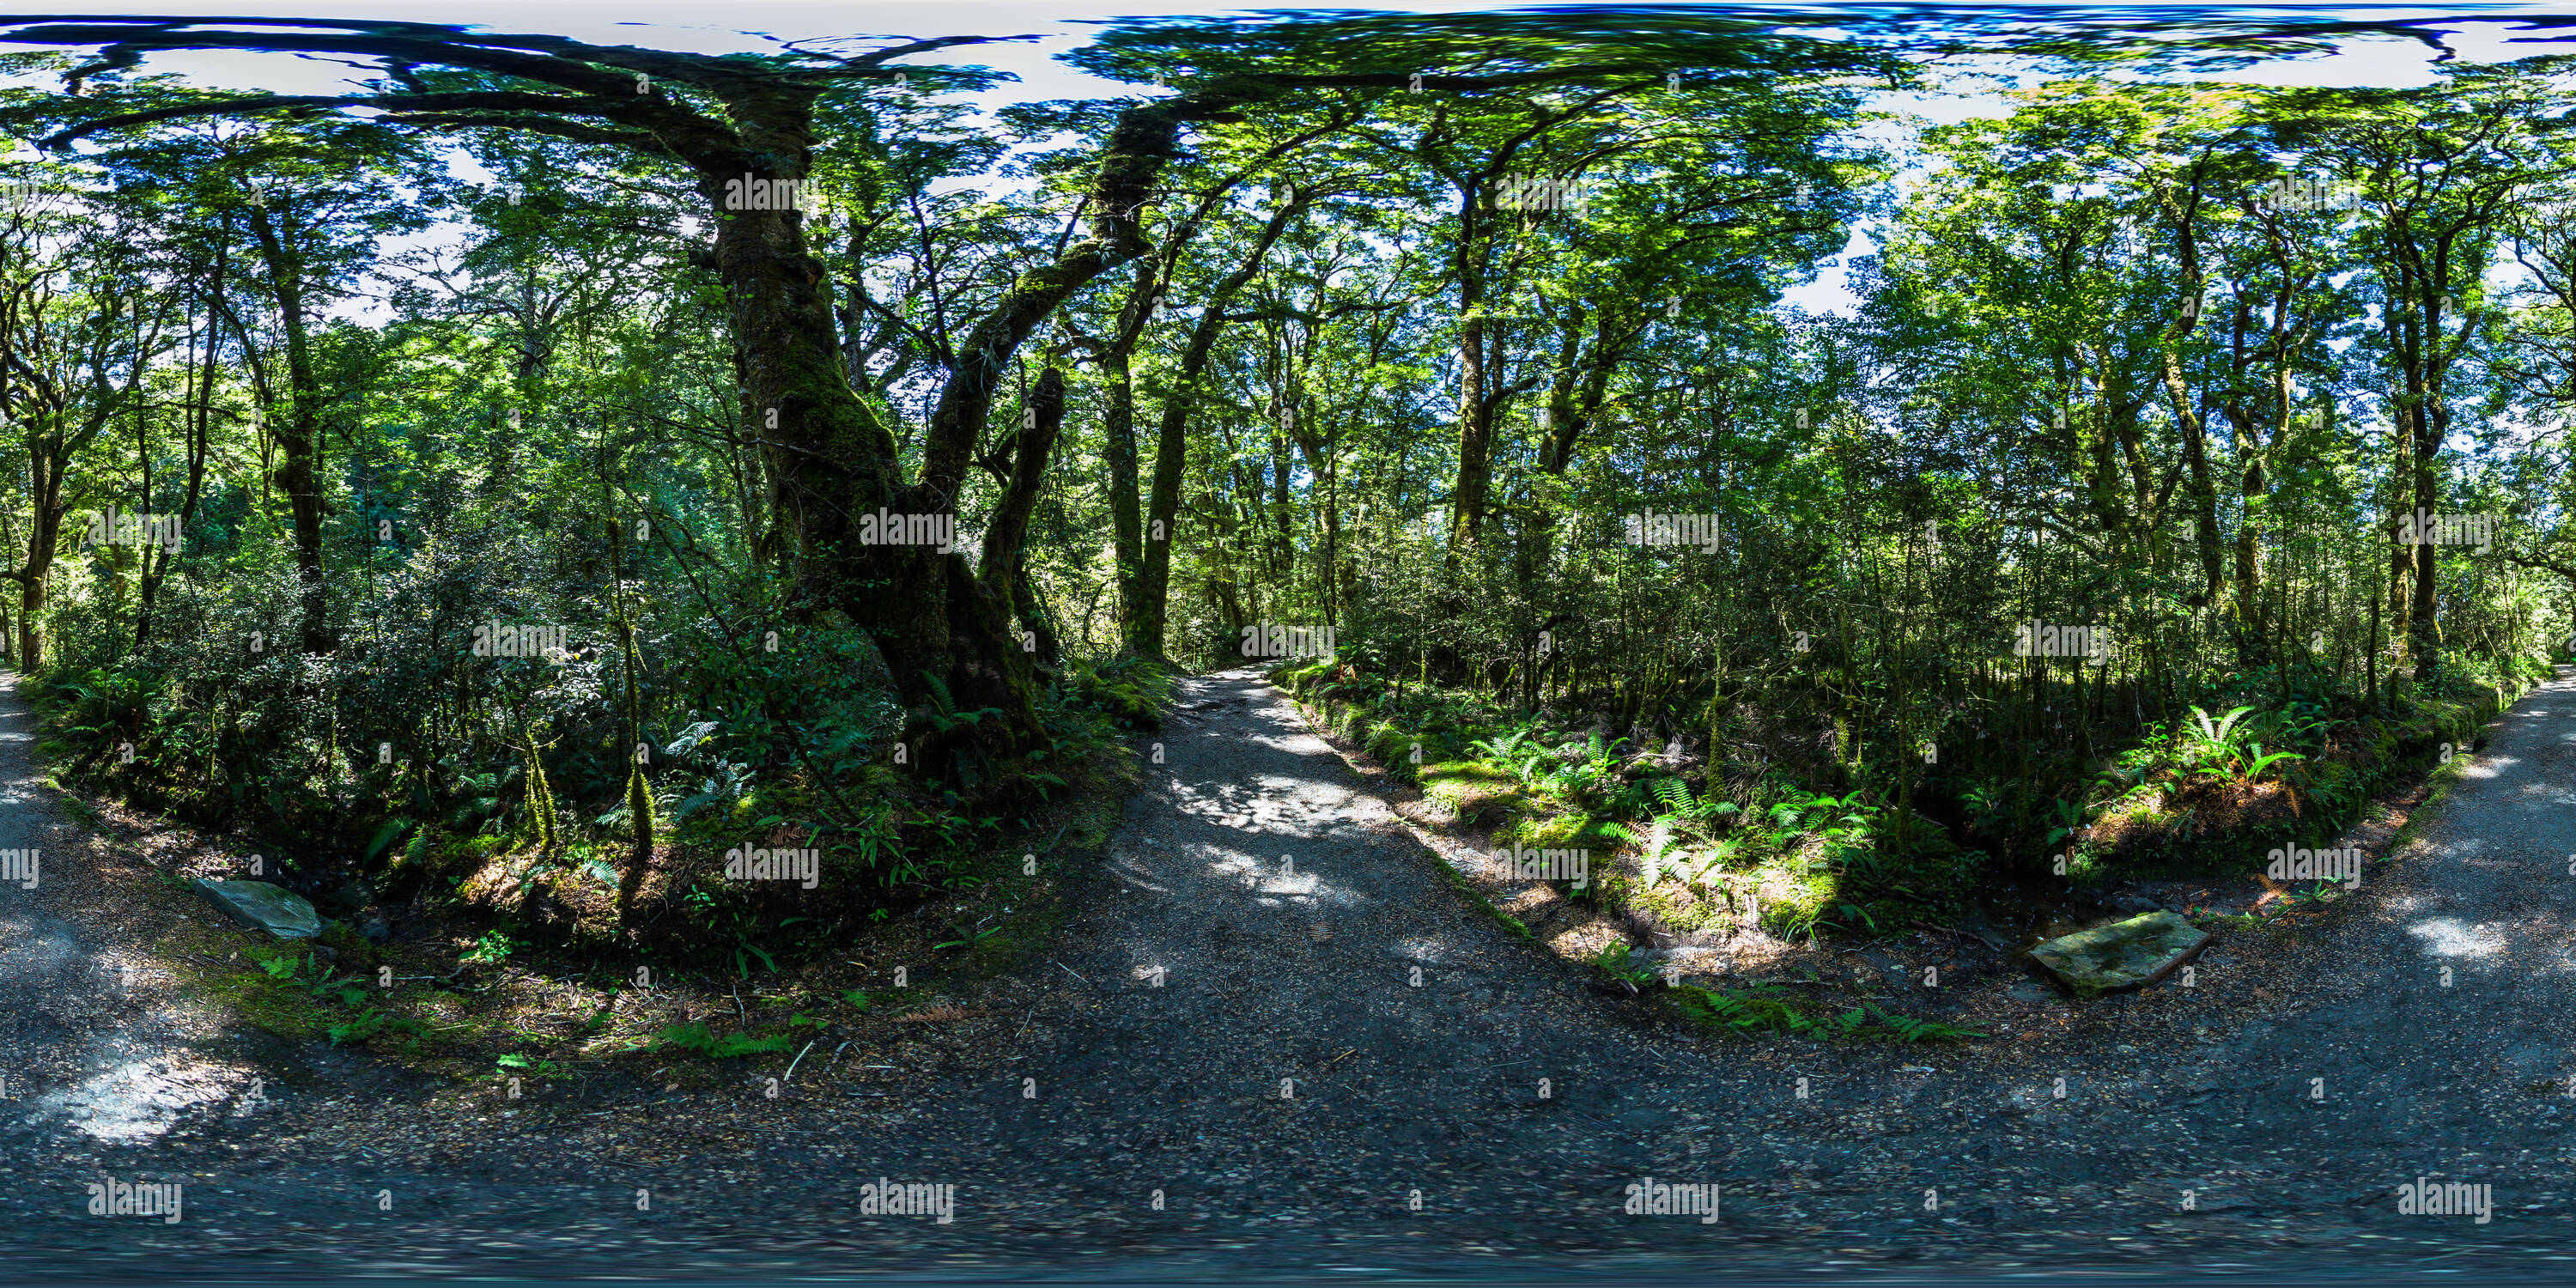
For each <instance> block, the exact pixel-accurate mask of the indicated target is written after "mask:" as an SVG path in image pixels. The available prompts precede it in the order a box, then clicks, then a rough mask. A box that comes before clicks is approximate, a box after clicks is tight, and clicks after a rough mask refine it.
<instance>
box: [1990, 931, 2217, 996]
mask: <svg viewBox="0 0 2576 1288" xmlns="http://www.w3.org/2000/svg"><path fill="white" fill-rule="evenodd" d="M2208 944H2209V932H2208V931H2205V930H2200V929H2196V928H2195V927H2193V925H2192V924H2191V923H2190V922H2188V921H2185V920H2183V918H2182V915H2181V914H2180V913H2175V912H2167V911H2157V912H2150V913H2143V914H2141V915H2139V916H2135V917H2131V918H2129V919H2128V920H2126V921H2115V922H2113V923H2111V924H2110V925H2107V926H2095V927H2094V928H2092V929H2091V930H2079V931H2077V932H2075V933H2074V934H2071V935H2061V936H2059V937H2058V938H2055V939H2052V940H2049V941H2048V942H2047V943H2044V944H2041V945H2040V946H2039V947H2037V948H2033V949H2031V950H2030V955H2031V957H2032V958H2033V959H2034V960H2036V961H2037V962H2038V963H2039V964H2040V965H2042V966H2045V967H2047V968H2048V972H2049V973H2050V974H2052V975H2055V976H2056V977H2058V978H2059V979H2062V980H2065V981H2066V982H2067V983H2068V984H2069V985H2072V986H2073V987H2075V988H2077V989H2081V990H2084V991H2087V992H2092V991H2098V990H2102V989H2111V988H2128V987H2131V986H2133V985H2139V984H2152V983H2155V982H2156V981H2157V980H2160V979H2163V978H2164V977H2165V976H2166V975H2169V974H2171V973H2172V972H2173V969H2174V968H2175V967H2177V966H2180V965H2182V964H2183V962H2184V961H2186V960H2188V959H2189V958H2190V957H2191V956H2192V955H2193V954H2195V953H2197V952H2199V951H2200V950H2201V949H2202V948H2204V947H2206V946H2208Z"/></svg>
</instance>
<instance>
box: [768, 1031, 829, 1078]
mask: <svg viewBox="0 0 2576 1288" xmlns="http://www.w3.org/2000/svg"><path fill="white" fill-rule="evenodd" d="M822 1040H823V1039H821V1038H814V1039H811V1040H809V1041H807V1042H806V1043H805V1051H811V1050H813V1049H814V1043H816V1042H820V1041H822ZM805 1051H799V1052H797V1053H796V1058H795V1059H793V1060H790V1061H788V1062H787V1073H786V1075H785V1076H784V1077H781V1078H780V1079H779V1080H778V1085H779V1086H782V1087H784V1086H786V1085H787V1084H788V1082H789V1080H791V1079H793V1078H794V1077H795V1076H796V1066H798V1065H800V1064H803V1063H805Z"/></svg>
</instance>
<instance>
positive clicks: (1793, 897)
mask: <svg viewBox="0 0 2576 1288" xmlns="http://www.w3.org/2000/svg"><path fill="white" fill-rule="evenodd" d="M1764 875H1765V877H1766V878H1772V879H1768V880H1766V881H1765V882H1764V883H1763V886H1762V928H1763V929H1765V930H1768V931H1770V932H1771V933H1772V934H1774V935H1778V936H1780V937H1781V938H1783V939H1787V938H1790V937H1792V936H1796V935H1810V934H1813V933H1814V932H1815V927H1816V923H1817V922H1818V921H1819V920H1822V919H1823V917H1824V915H1825V913H1826V912H1827V911H1828V910H1829V909H1830V908H1831V907H1832V905H1833V902H1834V896H1835V895H1836V894H1837V893H1838V892H1839V888H1840V885H1841V883H1840V882H1839V881H1837V880H1836V879H1835V878H1834V876H1833V875H1832V874H1831V873H1827V872H1821V871H1819V872H1810V873H1807V874H1805V875H1802V876H1788V877H1787V878H1786V880H1781V879H1778V878H1779V877H1781V876H1784V875H1785V874H1784V873H1782V872H1781V871H1780V870H1779V869H1776V868H1774V869H1766V870H1765V872H1764Z"/></svg>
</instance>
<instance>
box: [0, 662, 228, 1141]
mask: <svg viewBox="0 0 2576 1288" xmlns="http://www.w3.org/2000/svg"><path fill="white" fill-rule="evenodd" d="M15 686H16V677H14V676H0V695H5V696H0V850H33V851H35V859H36V865H35V873H34V876H35V880H34V882H33V888H29V883H27V882H26V881H23V880H20V881H10V882H5V883H0V1077H5V1078H6V1079H7V1084H6V1096H5V1098H0V1159H5V1160H29V1159H32V1158H34V1157H36V1156H37V1151H38V1149H39V1142H40V1141H54V1142H57V1143H62V1144H66V1145H68V1146H69V1147H70V1148H72V1149H73V1150H75V1151H82V1152H81V1153H79V1154H77V1155H76V1156H77V1157H84V1158H85V1157H88V1153H87V1151H88V1150H90V1149H93V1148H95V1147H98V1146H108V1145H134V1144H145V1143H150V1142H153V1141H157V1140H159V1139H161V1138H163V1137H164V1136H166V1135H168V1134H169V1133H171V1132H173V1131H186V1130H189V1128H190V1127H191V1125H198V1124H203V1123H206V1122H209V1121H212V1120H214V1119H216V1118H218V1117H223V1116H236V1115H238V1116H249V1115H253V1114H255V1113H257V1111H258V1110H259V1108H260V1107H261V1105H262V1104H263V1103H264V1101H265V1095H264V1092H263V1090H262V1083H263V1078H262V1074H261V1070H260V1067H259V1064H258V1057H257V1054H256V1052H255V1050H254V1049H253V1048H256V1047H257V1046H258V1045H260V1044H259V1043H257V1042H256V1041H252V1040H246V1039H243V1038H241V1037H240V1036H239V1035H237V1034H234V1033H231V1032H230V1031H229V1030H228V1029H227V1026H225V1024H224V1023H223V1021H222V1015H221V1012H220V1010H219V1009H217V1008H210V1007H207V1006H204V1005H201V1004H199V1003H198V1002H197V1001H196V1000H194V999H191V998H188V997H186V996H185V995H184V994H183V993H182V991H181V990H180V989H179V988H177V987H176V986H175V985H176V983H177V981H176V979H175V977H174V976H173V975H172V974H171V972H170V971H169V970H167V969H166V968H165V966H164V964H163V961H162V958H161V954H160V952H159V951H158V950H157V948H156V944H157V943H158V941H160V940H161V939H162V938H163V937H164V936H165V935H166V933H167V932H168V930H169V929H170V928H171V927H172V926H174V925H177V924H181V923H183V922H185V921H188V920H190V919H194V920H200V921H203V922H206V923H213V922H215V921H216V920H218V918H217V917H216V916H215V915H214V914H213V913H212V912H211V911H210V910H208V909H205V908H203V907H201V906H195V903H194V898H193V896H191V895H187V894H185V893H181V892H177V891H171V890H166V889H153V888H150V887H148V886H146V887H143V888H142V889H141V890H140V891H138V890H137V889H136V888H135V887H136V886H137V884H138V883H137V881H136V878H137V877H139V876H140V875H141V874H143V873H144V872H147V871H148V868H146V867H145V865H143V864H141V863H140V862H139V861H137V860H135V859H134V858H133V857H132V856H131V855H124V854H118V853H116V852H114V851H113V850H112V849H111V848H110V847H109V846H107V845H105V844H103V843H102V842H101V841H100V840H99V838H98V837H97V836H96V835H95V834H94V833H93V832H92V831H91V830H90V829H89V828H87V827H85V826H82V825H80V824H78V823H76V822H72V821H69V820H67V818H66V816H65V811H64V808H63V805H62V802H61V798H60V796H59V795H58V794H57V793H56V792H54V791H53V790H52V789H51V788H50V787H48V786H46V785H45V778H44V774H43V772H42V771H41V770H40V769H39V768H38V767H37V765H36V762H35V754H34V749H35V736H34V732H33V725H34V717H33V715H32V714H31V713H30V712H29V711H28V709H27V705H26V703H25V702H23V701H21V700H19V699H18V697H17V696H16V694H15V692H14V690H15ZM138 893H140V894H141V895H142V896H143V897H141V898H137V897H134V896H135V895H136V894H138ZM57 1152H59V1151H57ZM49 1161H50V1160H49ZM15 1170H16V1169H15V1168H13V1166H12V1164H11V1163H10V1162H6V1161H0V1177H6V1176H10V1175H12V1174H13V1173H14V1172H15Z"/></svg>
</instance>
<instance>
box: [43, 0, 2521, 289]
mask: <svg viewBox="0 0 2576 1288" xmlns="http://www.w3.org/2000/svg"><path fill="white" fill-rule="evenodd" d="M46 7H47V8H48V9H49V10H50V11H52V12H54V13H61V14H78V13H93V14H100V15H110V14H118V13H133V12H136V11H138V10H145V11H148V12H151V13H154V14H169V15H179V16H200V15H202V16H206V17H217V16H222V15H227V14H241V13H245V12H250V13H257V14H259V15H261V16H265V17H279V18H291V17H329V18H341V19H352V18H355V19H364V18H398V19H407V20H412V21H431V22H443V23H457V24H465V25H474V26H482V27H485V28H487V29H491V30H499V31H522V32H541V33H545V34H550V35H559V36H569V37H572V38H575V39H579V40H585V41H590V42H593V43H598V44H633V45H646V46H652V47H656V48H663V49H677V50H688V51H694V52H705V53H722V52H740V51H752V50H762V49H770V48H775V47H776V43H775V42H780V41H801V40H818V39H835V40H837V39H847V38H850V37H868V36H883V37H886V38H887V40H888V41H892V40H894V39H899V38H914V37H926V36H941V35H986V36H1021V35H1027V36H1033V37H1036V39H1034V40H1030V41H1026V42H1011V43H997V44H993V45H985V46H978V47H975V48H973V49H971V50H951V51H946V53H945V55H934V56H933V57H934V58H937V59H939V60H940V61H961V62H962V61H972V62H978V63H982V64H984V65H986V66H990V67H993V68H996V69H998V70H1001V71H1005V72H1009V73H1011V74H1012V75H1014V76H1016V77H1017V78H1018V79H1017V81H1016V82H1015V83H1005V84H1003V85H1001V86H999V87H996V88H995V89H993V90H990V91H987V92H984V93H981V94H976V95H971V96H968V97H970V98H971V99H973V100H974V101H976V103H977V104H978V106H979V107H982V108H985V109H988V110H989V109H991V108H996V107H1000V106H1002V105H1004V104H1007V103H1011V102H1019V101H1028V100H1046V99H1063V98H1090V97H1106V96H1112V95H1123V94H1130V93H1134V92H1135V91H1134V89H1133V88H1132V87H1128V86H1122V85H1118V84H1116V83H1114V82H1110V81H1104V80H1100V79H1098V78H1095V77H1092V76H1089V75H1086V74H1084V73H1082V72H1079V71H1077V70H1075V69H1073V68H1071V67H1068V66H1066V65H1064V64H1063V63H1061V62H1059V61H1057V57H1058V55H1061V54H1062V53H1064V52H1065V51H1067V50H1070V49H1073V48H1076V47H1078V46H1079V45H1081V44H1082V43H1083V42H1084V41H1085V40H1087V39H1088V38H1089V35H1090V33H1092V32H1094V31H1096V30H1097V29H1098V28H1097V24H1096V20H1098V19H1103V18H1120V17H1140V16H1160V15H1168V14H1172V13H1175V12H1192V11H1191V10H1189V9H1188V8H1187V7H1186V6H1185V5H1181V4H1175V3H1174V2H1173V0H1082V2H1081V3H1063V2H1061V0H937V2H936V3H921V2H916V0H905V2H902V3H878V4H851V3H845V2H833V3H825V2H822V0H728V2H727V3H724V4H717V5H710V4H707V3H705V2H704V0H686V2H681V0H620V2H618V3H598V2H595V0H573V2H566V0H551V2H542V3H529V2H526V0H522V2H520V3H495V2H493V0H438V2H437V3H418V2H400V0H397V2H391V3H388V2H386V0H321V2H320V3H276V2H273V0H272V2H268V3H255V4H225V3H203V2H202V0H179V2H177V3H172V2H171V0H151V2H150V3H148V4H138V5H125V6H115V5H97V4H91V5H81V4H68V5H64V4H49V5H47V6H46ZM1351 7H1353V8H1358V7H1362V6H1361V3H1359V2H1356V0H1355V2H1354V3H1352V5H1351ZM1365 7H1367V8H1369V9H1372V10H1379V11H1393V12H1408V13H1435V12H1462V11H1474V10H1482V9H1496V8H1505V7H1508V6H1504V5H1496V4H1492V3H1471V2H1466V0H1408V2H1398V3H1367V4H1366V5H1365ZM2148 7H2152V6H2148ZM2539 8H2540V6H2533V9H2534V10H2535V11H2537V10H2538V9H2539ZM2267 11H2278V10H2277V9H2275V8H2272V7H2267ZM1196 12H1200V13H1208V14H1224V13H1234V12H1252V10H1249V9H1231V8H1228V9H1204V10H1198V11H1196ZM2398 12H2401V11H2400V10H2398V9H2396V8H2383V9H2372V10H2361V9H2349V10H2338V13H2340V14H2342V15H2344V16H2368V15H2374V14H2393V13H2398ZM2407 12H2413V13H2417V14H2421V13H2424V12H2427V10H2426V9H2423V8H2416V9H2413V10H2410V11H2407ZM1086 20H1095V21H1086ZM2506 34H2508V32H2507V31H2506V29H2505V28H2503V27H2501V26H2499V25H2493V24H2489V25H2483V26H2476V25H2471V26H2462V27H2460V28H2458V30H2457V34H2456V36H2455V38H2454V42H2453V43H2454V45H2455V47H2456V48H2457V49H2458V50H2459V52H2460V54H2461V56H2462V57H2464V58H2468V59H2471V60H2483V59H2487V58H2494V57H2498V56H2505V55H2507V54H2508V51H2510V53H2512V54H2523V53H2530V52H2537V51H2536V49H2535V48H2534V47H2532V46H2528V45H2525V46H2508V45H2505V44H2503V43H2501V37H2502V36H2504V35H2506ZM2432 65H2433V64H2432V52H2431V51H2430V50H2428V49H2426V48H2425V47H2424V46H2422V45H2420V44H2418V43H2415V42H2413V41H2401V40H2387V39H2354V40H2350V41H2347V42H2345V43H2344V45H2343V46H2342V47H2341V48H2340V49H2339V50H2338V51H2337V52H2336V53H2334V54H2332V55H2329V56H2323V57H2312V58H2304V59H2297V60H2283V61H2279V62H2275V63H2271V64H2266V65H2262V66H2258V67H2255V68H2250V69H2247V70H2243V71H2238V72H2232V73H2228V74H2227V76H2226V79H2231V80H2236V81H2241V82H2251V83H2258V84H2284V85H2296V84H2308V85H2326V84H2337V85H2353V86H2360V85H2374V86H2387V87H2397V86H2406V85H2420V84H2424V83H2427V82H2429V81H2430V80H2432V79H2433V74H2432V70H2431V68H2432ZM146 67H147V69H148V70H153V71H168V72H178V73H183V74H185V75H187V76H189V77H190V78H191V79H193V80H196V81H198V82H199V83H201V84H206V85H211V86H215V87H221V88H231V89H244V90H248V89H265V90H272V91H276V92H279V93H288V94H328V93H335V92H344V91H346V90H347V89H349V88H351V85H350V80H351V78H352V77H353V76H356V75H360V74H361V73H359V72H358V70H357V69H356V68H355V67H353V66H352V65H351V64H349V63H347V62H342V61H337V60H332V59H323V58H303V57H295V56H287V55H277V54H243V53H227V52H183V53H167V54H159V55H155V56H153V57H152V58H151V59H149V60H147V62H146ZM1946 70H1947V71H1948V73H1949V75H1948V83H1947V84H1946V85H1945V86H1944V90H1943V92H1939V93H1930V94H1925V93H1906V94H1885V93H1882V94H1878V95H1876V96H1875V101H1874V106H1877V107H1879V108H1881V109H1884V110H1887V111H1891V112H1897V113H1902V114H1905V115H1908V116H1910V117H1914V118H1918V119H1919V120H1920V122H1921V123H1925V124H1947V123H1953V122H1956V121H1961V120H1966V119H1969V118H1972V117H1978V116H1994V115H2001V114H2002V113H2003V111H2004V110H2005V101H2004V99H2003V97H2002V96H2001V94H1999V93H1998V92H1997V91H1998V89H1999V87H2000V85H2001V83H2002V82H2000V81H1999V80H1998V79H1997V78H1998V77H1999V76H2001V75H2004V74H2008V73H2009V71H2010V68H2008V67H2007V66H2006V65H2004V64H2003V63H2001V62H1997V61H1989V62H1974V61H1969V62H1960V63H1955V64H1951V65H1949V66H1948V67H1947V68H1946ZM1912 128H1913V127H1912V126H1911V125H1908V124H1904V123H1900V122H1890V123H1887V124H1886V125H1884V126H1882V127H1881V128H1880V130H1879V133H1878V136H1877V141H1878V142H1880V143H1882V144H1884V145H1886V146H1889V147H1890V148H1891V149H1892V150H1894V151H1895V152H1896V154H1897V155H1898V156H1900V157H1903V156H1904V155H1906V153H1907V151H1908V150H1909V149H1908V147H1907V142H1908V139H1909V138H1910V131H1911V129H1912ZM1900 182H1901V180H1900ZM1873 232H1874V228H1873V226H1872V225H1869V224H1863V225H1861V226H1859V227H1857V228H1855V229H1854V230H1853V233H1852V238H1851V241H1850V243H1849V244H1848V245H1847V246H1846V247H1845V250H1844V254H1843V255H1842V256H1840V257H1837V258H1836V259H1835V260H1834V261H1833V262H1831V263H1829V264H1827V265H1826V266H1825V267H1824V268H1823V270H1822V271H1821V272H1820V273H1819V275H1818V276H1817V277H1816V279H1815V280H1813V281H1812V282H1809V283H1807V284H1805V285H1802V286H1799V287H1797V288H1795V289H1793V290H1792V291H1791V292H1790V293H1789V295H1788V297H1787V298H1786V299H1785V300H1784V301H1783V304H1784V306H1787V307H1794V308H1798V309H1803V310H1805V311H1808V312H1837V313H1839V312H1848V311H1849V310H1850V309H1851V308H1853V307H1854V305H1855V304H1856V303H1857V301H1856V299H1855V297H1854V296H1853V295H1852V293H1851V292H1850V291H1849V289H1848V288H1847V285H1846V270H1847V268H1848V260H1849V258H1850V257H1851V256H1854V255H1863V254H1868V253H1870V252H1871V251H1872V250H1873V249H1874V248H1875V240H1874V237H1873Z"/></svg>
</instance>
